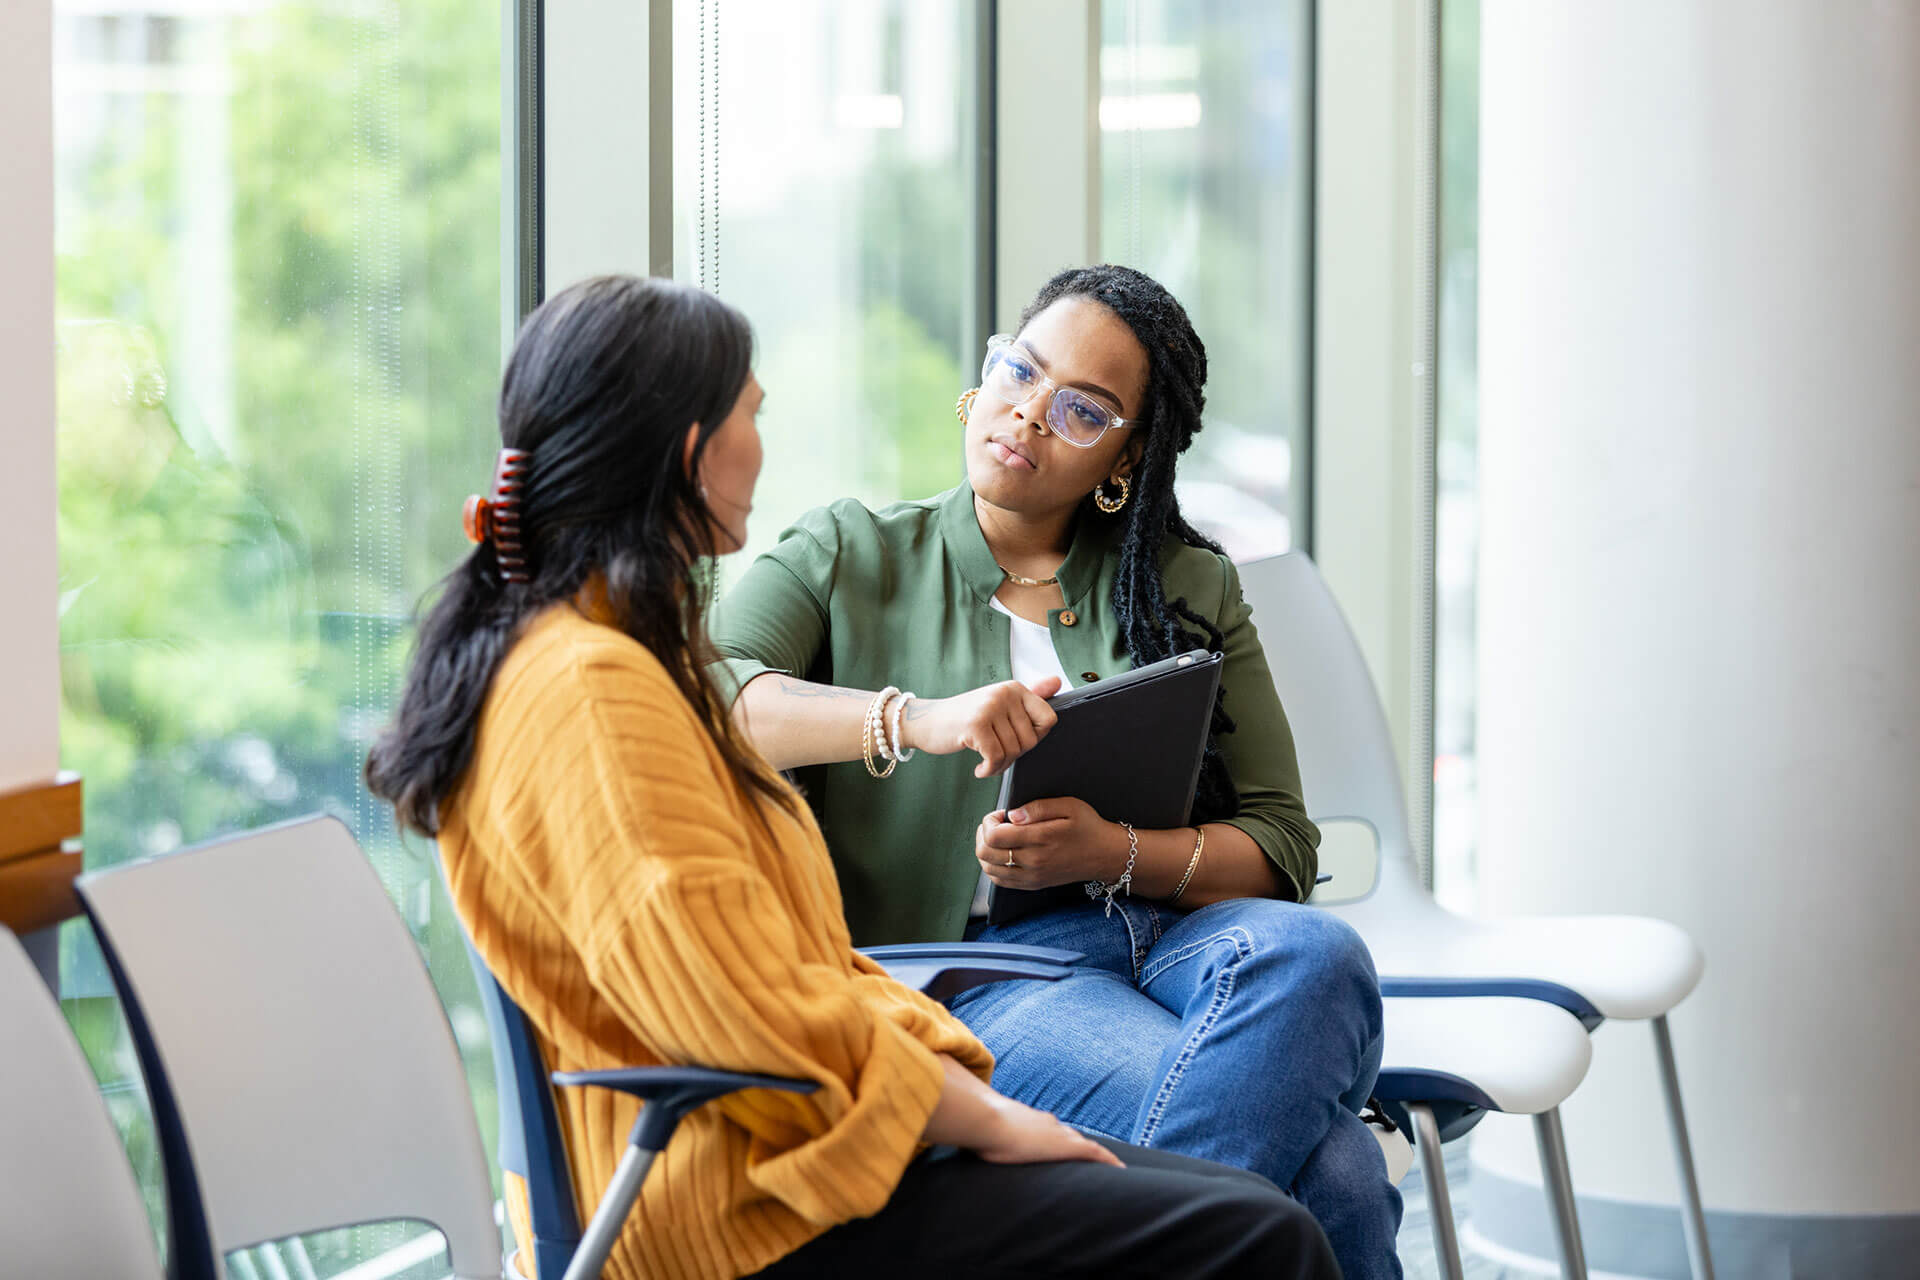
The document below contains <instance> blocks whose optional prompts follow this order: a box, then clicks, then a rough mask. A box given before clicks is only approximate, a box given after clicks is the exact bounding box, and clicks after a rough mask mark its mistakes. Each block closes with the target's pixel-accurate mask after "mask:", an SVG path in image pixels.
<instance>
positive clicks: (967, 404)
mask: <svg viewBox="0 0 1920 1280" xmlns="http://www.w3.org/2000/svg"><path fill="white" fill-rule="evenodd" d="M979 394H980V388H978V387H974V388H972V389H971V390H968V391H962V392H961V393H960V398H959V399H958V400H956V401H954V402H953V412H954V416H955V417H957V418H959V419H960V421H962V422H965V421H966V420H967V415H968V414H970V413H972V412H973V398H974V397H975V396H977V395H979Z"/></svg>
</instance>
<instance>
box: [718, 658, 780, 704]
mask: <svg viewBox="0 0 1920 1280" xmlns="http://www.w3.org/2000/svg"><path fill="white" fill-rule="evenodd" d="M769 671H775V672H779V673H780V674H781V675H785V676H790V675H792V674H793V672H791V671H781V670H780V668H778V667H770V666H768V665H767V664H766V663H764V662H761V661H759V660H758V659H755V658H722V659H720V660H719V661H718V662H715V663H713V664H711V665H710V666H709V667H708V668H707V672H708V674H710V675H711V676H712V677H713V683H714V686H715V687H716V688H718V689H719V690H720V697H721V699H722V700H723V701H724V702H725V703H726V704H727V705H728V706H732V705H733V704H734V703H735V702H737V701H739V698H740V691H741V690H742V689H744V688H746V687H747V683H748V681H750V680H752V679H754V678H755V677H756V676H763V675H766V674H767V673H768V672H769Z"/></svg>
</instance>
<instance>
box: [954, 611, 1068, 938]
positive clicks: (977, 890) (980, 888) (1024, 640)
mask: <svg viewBox="0 0 1920 1280" xmlns="http://www.w3.org/2000/svg"><path fill="white" fill-rule="evenodd" d="M989 603H991V604H992V605H993V607H994V608H996V609H998V610H999V611H1000V612H1001V613H1004V614H1006V615H1007V620H1008V621H1009V622H1010V623H1012V631H1013V636H1012V639H1011V641H1010V643H1009V647H1010V648H1011V649H1012V653H1011V655H1010V656H1011V657H1012V659H1013V678H1014V679H1015V680H1018V681H1019V682H1020V683H1021V684H1024V685H1026V686H1028V687H1029V688H1031V687H1032V686H1034V685H1036V684H1038V683H1040V682H1041V681H1042V680H1045V679H1046V678H1047V677H1048V676H1058V677H1059V678H1060V688H1061V689H1062V690H1067V689H1071V688H1073V681H1071V680H1069V679H1067V669H1066V668H1065V667H1063V666H1061V665H1060V654H1059V652H1058V651H1057V650H1055V649H1054V647H1053V632H1052V631H1051V630H1050V629H1048V627H1047V625H1046V624H1045V623H1044V622H1029V621H1027V620H1026V619H1025V618H1023V617H1021V616H1020V615H1019V614H1017V613H1015V612H1014V611H1013V610H1011V609H1009V608H1007V606H1005V605H1004V604H1001V603H1000V601H999V600H998V599H995V600H992V601H990V602H989ZM992 885H993V881H991V880H989V879H987V876H986V873H985V872H981V873H980V883H979V884H978V885H975V886H974V890H973V905H972V906H971V907H970V908H968V915H970V916H984V915H986V914H987V890H988V889H989V888H991V887H992Z"/></svg>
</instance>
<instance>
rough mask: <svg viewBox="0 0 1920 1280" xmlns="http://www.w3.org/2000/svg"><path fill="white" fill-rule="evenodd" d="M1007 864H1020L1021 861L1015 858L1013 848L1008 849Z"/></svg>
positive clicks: (1011, 865) (1014, 865) (1015, 865)
mask: <svg viewBox="0 0 1920 1280" xmlns="http://www.w3.org/2000/svg"><path fill="white" fill-rule="evenodd" d="M1007 865H1008V866H1010V867H1017V866H1019V865H1020V864H1019V863H1017V862H1015V861H1014V860H1013V850H1011V849H1009V850H1007Z"/></svg>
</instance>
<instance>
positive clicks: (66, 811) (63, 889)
mask: <svg viewBox="0 0 1920 1280" xmlns="http://www.w3.org/2000/svg"><path fill="white" fill-rule="evenodd" d="M80 813H81V809H80V775H79V774H77V773H62V774H60V775H59V776H57V777H55V778H54V779H53V780H52V781H51V782H45V783H40V784H38V785H35V786H30V787H21V788H18V789H17V790H13V791H0V924H3V925H5V926H6V927H7V928H9V929H12V930H13V931H14V932H15V933H31V932H33V931H34V930H36V929H44V928H46V927H48V926H49V925H55V924H58V923H60V922H61V921H62V920H66V919H69V918H71V917H73V916H77V915H79V914H80V902H79V900H78V899H77V898H75V897H74V894H73V880H74V877H75V876H77V875H79V874H80V850H79V848H78V847H77V846H71V845H70V842H72V841H76V840H78V839H79V837H80V825H81V821H80Z"/></svg>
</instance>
